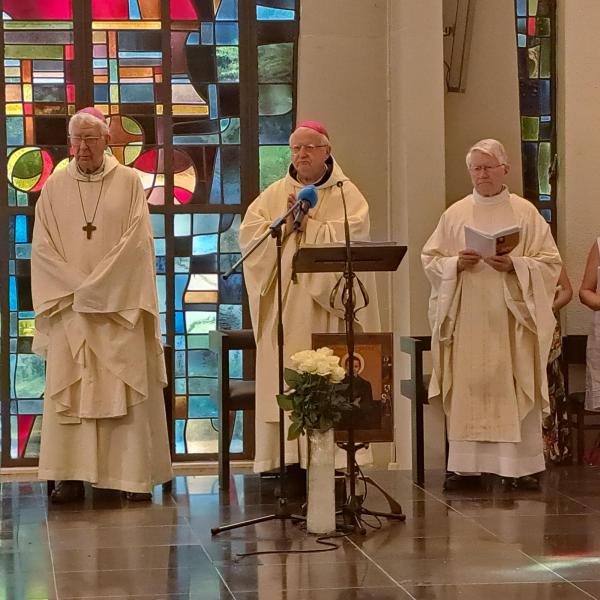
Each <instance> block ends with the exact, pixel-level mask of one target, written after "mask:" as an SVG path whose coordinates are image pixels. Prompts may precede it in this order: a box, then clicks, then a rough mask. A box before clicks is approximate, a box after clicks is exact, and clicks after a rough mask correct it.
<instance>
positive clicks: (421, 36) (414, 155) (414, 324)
mask: <svg viewBox="0 0 600 600" xmlns="http://www.w3.org/2000/svg"><path fill="white" fill-rule="evenodd" d="M442 14H443V11H442V0H419V1H418V2H412V1H404V0H401V1H396V0H391V1H390V3H389V80H390V100H391V103H390V123H389V132H390V210H389V215H390V218H389V224H390V229H389V236H390V237H391V238H393V239H397V240H398V241H401V242H403V243H405V244H406V245H408V255H407V257H406V258H405V260H404V264H403V265H402V267H401V268H400V270H399V271H398V273H396V274H395V275H394V277H393V279H392V290H391V294H390V304H391V306H392V319H393V330H394V333H395V335H396V348H395V359H396V373H395V383H396V407H395V416H396V456H395V464H396V466H397V467H398V468H401V469H407V468H410V464H411V463H410V459H411V428H410V403H409V401H408V400H407V399H405V398H403V397H402V396H400V390H399V388H400V379H401V378H402V377H405V378H406V377H407V376H408V362H407V360H406V358H404V357H403V355H401V354H400V350H399V338H400V336H401V335H411V334H412V335H429V333H430V330H429V324H428V321H427V306H428V298H429V289H430V288H429V283H428V281H427V279H426V278H425V275H424V273H423V269H422V267H421V259H420V252H421V248H422V247H423V245H424V243H425V241H426V240H427V238H428V237H429V236H430V235H431V233H432V231H433V230H434V228H435V226H436V224H437V222H438V220H439V217H440V215H441V213H442V212H443V211H444V209H445V197H446V193H445V158H444V157H445V150H444V146H445V142H444V71H443V64H444V63H443V36H442ZM426 417H427V421H426V446H427V453H426V456H427V457H428V458H429V460H428V461H427V462H428V463H429V466H437V467H439V468H441V467H442V466H443V458H442V457H443V428H442V418H441V412H440V410H439V407H437V408H436V407H427V408H426Z"/></svg>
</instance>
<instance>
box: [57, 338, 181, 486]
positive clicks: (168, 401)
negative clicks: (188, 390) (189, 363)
mask: <svg viewBox="0 0 600 600" xmlns="http://www.w3.org/2000/svg"><path fill="white" fill-rule="evenodd" d="M163 348H164V351H165V367H166V371H167V387H165V388H163V398H164V402H165V415H166V418H167V432H168V435H169V450H170V452H171V462H172V461H173V455H174V453H175V445H174V427H173V348H172V347H171V346H166V345H165V346H164V347H163ZM55 485H56V482H55V481H54V480H53V479H49V480H48V482H47V486H48V496H50V494H52V490H53V489H54V487H55ZM162 489H163V491H164V492H167V493H171V491H172V489H173V480H172V479H170V480H169V481H165V482H164V483H163V484H162Z"/></svg>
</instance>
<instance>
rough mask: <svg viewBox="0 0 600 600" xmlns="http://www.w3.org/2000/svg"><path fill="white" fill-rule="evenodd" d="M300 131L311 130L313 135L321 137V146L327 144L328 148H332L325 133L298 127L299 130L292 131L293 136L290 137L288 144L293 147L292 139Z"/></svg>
mask: <svg viewBox="0 0 600 600" xmlns="http://www.w3.org/2000/svg"><path fill="white" fill-rule="evenodd" d="M300 129H309V130H310V131H312V132H313V133H316V134H317V135H318V136H319V144H327V146H331V142H330V141H329V138H328V137H327V136H326V135H325V134H324V133H321V132H319V131H316V130H314V129H312V128H311V127H298V128H297V129H295V130H294V131H292V134H291V135H290V139H289V140H288V144H290V145H291V143H292V137H294V134H295V133H296V131H300Z"/></svg>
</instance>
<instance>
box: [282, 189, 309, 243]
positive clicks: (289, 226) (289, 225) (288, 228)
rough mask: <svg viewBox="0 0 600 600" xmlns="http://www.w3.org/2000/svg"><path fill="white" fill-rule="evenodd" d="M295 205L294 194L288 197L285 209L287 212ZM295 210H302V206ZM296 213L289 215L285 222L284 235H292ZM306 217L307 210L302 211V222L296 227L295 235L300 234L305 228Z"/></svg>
mask: <svg viewBox="0 0 600 600" xmlns="http://www.w3.org/2000/svg"><path fill="white" fill-rule="evenodd" d="M295 203H296V194H290V195H289V196H288V201H287V207H288V210H290V208H291V207H292V206H293V205H294V204H295ZM297 210H302V206H299V207H298V208H297V209H296V211H297ZM296 211H294V212H292V213H290V214H289V215H288V217H287V219H286V221H285V233H286V235H290V234H291V233H294V219H295V218H296V214H297V213H296ZM307 215H308V210H307V211H306V212H305V211H302V221H300V225H299V226H297V227H296V230H295V231H296V233H302V232H303V231H304V228H305V227H306V217H307Z"/></svg>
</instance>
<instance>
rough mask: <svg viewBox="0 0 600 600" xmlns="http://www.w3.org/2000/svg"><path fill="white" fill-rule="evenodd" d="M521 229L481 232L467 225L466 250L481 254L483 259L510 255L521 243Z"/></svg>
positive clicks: (514, 227)
mask: <svg viewBox="0 0 600 600" xmlns="http://www.w3.org/2000/svg"><path fill="white" fill-rule="evenodd" d="M520 236H521V228H520V227H519V226H518V225H513V226H512V227H505V228H504V229H500V230H499V231H495V232H494V233H487V232H485V231H479V230H478V229H474V228H473V227H469V226H468V225H465V248H470V249H471V250H475V251H476V252H479V254H481V256H482V257H483V258H488V257H489V256H502V255H503V254H508V253H509V252H510V251H511V250H513V249H514V248H515V246H516V245H517V244H518V243H519V238H520Z"/></svg>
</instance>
